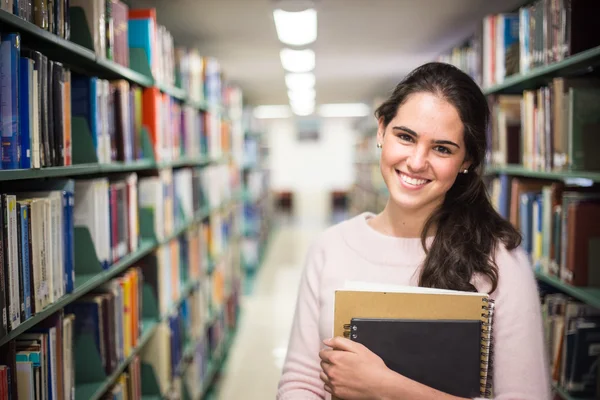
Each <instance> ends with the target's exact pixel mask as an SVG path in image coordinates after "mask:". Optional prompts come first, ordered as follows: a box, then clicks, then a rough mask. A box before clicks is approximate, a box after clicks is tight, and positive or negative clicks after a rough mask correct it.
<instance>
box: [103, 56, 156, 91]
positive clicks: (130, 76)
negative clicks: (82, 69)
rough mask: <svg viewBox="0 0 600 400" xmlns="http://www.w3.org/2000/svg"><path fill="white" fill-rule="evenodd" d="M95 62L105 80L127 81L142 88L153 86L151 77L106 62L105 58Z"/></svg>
mask: <svg viewBox="0 0 600 400" xmlns="http://www.w3.org/2000/svg"><path fill="white" fill-rule="evenodd" d="M96 62H97V64H98V66H99V67H100V68H102V69H103V70H104V76H105V77H106V78H113V79H119V78H121V79H127V80H128V81H131V82H133V83H137V84H138V85H140V86H143V87H151V86H152V85H154V79H152V78H151V77H149V76H147V75H144V74H142V73H140V72H137V71H134V70H133V69H131V68H127V67H124V66H123V65H121V64H118V63H116V62H114V61H111V60H107V59H105V58H98V59H97V60H96Z"/></svg>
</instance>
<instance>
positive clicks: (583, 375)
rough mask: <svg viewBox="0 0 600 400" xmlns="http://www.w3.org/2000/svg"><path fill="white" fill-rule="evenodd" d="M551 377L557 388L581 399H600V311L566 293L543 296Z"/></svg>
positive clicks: (543, 312)
mask: <svg viewBox="0 0 600 400" xmlns="http://www.w3.org/2000/svg"><path fill="white" fill-rule="evenodd" d="M542 315H543V320H544V332H545V336H546V346H547V354H548V355H549V361H550V373H551V378H552V381H553V383H554V384H555V385H558V386H560V387H561V388H562V389H563V390H564V391H565V392H566V393H567V394H569V395H570V396H573V397H577V398H598V396H600V370H599V369H598V365H597V364H598V353H597V352H596V351H594V350H593V349H595V348H597V347H598V346H600V310H599V309H597V308H594V307H592V306H590V305H587V304H583V303H581V302H579V301H577V300H575V299H573V298H571V297H569V296H566V295H564V294H562V293H551V294H543V295H542Z"/></svg>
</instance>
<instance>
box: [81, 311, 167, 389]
mask: <svg viewBox="0 0 600 400" xmlns="http://www.w3.org/2000/svg"><path fill="white" fill-rule="evenodd" d="M142 324H143V332H142V336H141V339H140V341H139V343H138V345H137V346H136V347H135V348H134V349H133V350H132V352H131V354H130V355H129V357H127V358H126V359H125V361H123V362H122V363H121V364H120V365H119V367H118V368H117V369H116V370H115V371H114V372H113V373H112V374H111V375H110V376H109V377H107V378H106V379H105V380H104V381H102V382H97V383H86V384H81V385H77V386H76V387H75V398H76V399H90V400H97V399H100V398H102V396H103V395H104V393H105V392H106V391H108V390H109V389H110V388H111V387H112V386H113V385H114V384H115V383H116V382H117V379H119V376H120V375H121V374H122V373H123V371H125V369H126V368H127V366H128V365H129V364H130V363H131V361H132V360H133V358H134V357H135V356H136V355H137V354H138V353H139V352H140V350H141V349H142V348H143V347H144V345H145V344H146V343H147V342H148V340H150V338H151V337H152V334H153V333H154V330H155V329H156V327H157V326H158V324H157V323H156V321H153V320H146V319H144V320H142Z"/></svg>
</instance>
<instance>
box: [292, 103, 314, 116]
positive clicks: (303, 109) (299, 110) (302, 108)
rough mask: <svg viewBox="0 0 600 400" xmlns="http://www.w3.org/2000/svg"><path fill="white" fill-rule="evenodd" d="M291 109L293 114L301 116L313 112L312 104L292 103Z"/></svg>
mask: <svg viewBox="0 0 600 400" xmlns="http://www.w3.org/2000/svg"><path fill="white" fill-rule="evenodd" d="M292 111H293V112H294V114H296V115H299V116H301V117H304V116H307V115H310V114H312V113H314V112H315V105H314V104H292Z"/></svg>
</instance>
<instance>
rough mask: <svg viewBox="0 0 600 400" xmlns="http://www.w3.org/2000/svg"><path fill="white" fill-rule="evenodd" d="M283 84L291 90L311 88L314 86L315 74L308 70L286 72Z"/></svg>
mask: <svg viewBox="0 0 600 400" xmlns="http://www.w3.org/2000/svg"><path fill="white" fill-rule="evenodd" d="M285 84H286V86H287V88H288V89H289V90H293V91H296V90H299V91H301V90H307V89H312V88H314V87H315V75H314V74H312V73H309V72H306V73H291V74H286V75H285Z"/></svg>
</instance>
